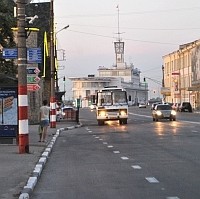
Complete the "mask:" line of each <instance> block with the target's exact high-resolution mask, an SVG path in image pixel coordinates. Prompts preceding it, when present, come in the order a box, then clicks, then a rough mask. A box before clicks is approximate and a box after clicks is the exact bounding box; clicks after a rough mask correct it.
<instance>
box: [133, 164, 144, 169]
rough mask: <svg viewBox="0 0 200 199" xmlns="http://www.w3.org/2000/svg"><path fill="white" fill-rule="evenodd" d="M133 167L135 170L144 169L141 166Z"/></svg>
mask: <svg viewBox="0 0 200 199" xmlns="http://www.w3.org/2000/svg"><path fill="white" fill-rule="evenodd" d="M131 167H132V168H133V169H142V167H141V166H139V165H132V166H131Z"/></svg>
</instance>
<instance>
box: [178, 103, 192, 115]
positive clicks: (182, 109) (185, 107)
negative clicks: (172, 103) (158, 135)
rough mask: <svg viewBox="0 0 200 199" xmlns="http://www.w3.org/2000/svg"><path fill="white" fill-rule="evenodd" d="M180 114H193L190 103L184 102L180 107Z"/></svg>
mask: <svg viewBox="0 0 200 199" xmlns="http://www.w3.org/2000/svg"><path fill="white" fill-rule="evenodd" d="M179 111H180V112H191V113H192V106H191V104H190V102H182V103H181V105H180V106H179Z"/></svg>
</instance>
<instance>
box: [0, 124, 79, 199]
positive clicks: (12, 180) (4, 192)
mask: <svg viewBox="0 0 200 199" xmlns="http://www.w3.org/2000/svg"><path fill="white" fill-rule="evenodd" d="M80 126H81V125H77V123H76V122H72V121H61V122H57V123H56V128H48V136H47V141H48V142H47V143H42V142H38V141H39V135H38V125H29V154H19V147H18V146H17V145H4V144H1V145H0V187H1V188H0V198H1V199H18V198H19V197H20V198H25V197H24V196H23V197H22V194H21V192H24V186H27V181H28V179H29V178H30V176H33V171H34V170H35V167H36V165H37V164H38V162H39V160H40V159H41V157H42V154H44V152H45V150H48V153H47V152H46V153H45V155H47V156H46V158H47V157H48V154H49V153H50V152H51V148H52V147H53V144H54V142H55V140H56V138H57V136H58V135H59V133H60V132H61V131H63V130H70V129H73V128H77V127H80ZM56 134H57V135H56ZM42 160H44V161H45V158H42ZM46 160H47V159H46ZM44 164H45V162H42V163H41V167H40V169H39V171H40V173H41V171H42V168H43V166H44ZM40 173H38V174H37V171H36V173H34V175H35V176H36V177H35V178H34V179H35V180H36V181H34V185H35V184H36V182H37V177H39V174H40ZM37 175H38V176H37ZM30 184H31V183H30ZM31 186H33V184H31ZM27 190H28V191H29V192H30V191H31V190H30V189H27ZM25 192H26V191H25ZM28 198H29V195H28V194H27V197H26V199H28Z"/></svg>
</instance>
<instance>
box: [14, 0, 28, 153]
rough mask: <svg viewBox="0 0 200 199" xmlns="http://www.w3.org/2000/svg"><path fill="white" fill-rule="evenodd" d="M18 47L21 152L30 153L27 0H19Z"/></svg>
mask: <svg viewBox="0 0 200 199" xmlns="http://www.w3.org/2000/svg"><path fill="white" fill-rule="evenodd" d="M16 3H17V28H18V29H17V49H18V60H17V65H18V111H19V112H18V117H19V153H29V128H28V97H27V70H26V66H27V58H26V53H27V52H26V51H27V50H26V31H25V25H26V22H25V5H26V4H27V0H17V2H16Z"/></svg>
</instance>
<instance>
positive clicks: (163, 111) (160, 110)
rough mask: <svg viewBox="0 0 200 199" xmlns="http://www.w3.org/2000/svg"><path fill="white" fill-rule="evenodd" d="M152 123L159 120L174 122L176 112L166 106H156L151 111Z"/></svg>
mask: <svg viewBox="0 0 200 199" xmlns="http://www.w3.org/2000/svg"><path fill="white" fill-rule="evenodd" d="M152 117H153V121H158V120H159V119H169V120H170V121H173V120H174V121H176V111H175V110H173V109H172V107H171V106H170V105H168V104H157V105H156V106H155V108H154V110H153V111H152Z"/></svg>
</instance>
